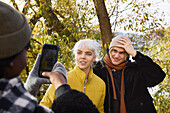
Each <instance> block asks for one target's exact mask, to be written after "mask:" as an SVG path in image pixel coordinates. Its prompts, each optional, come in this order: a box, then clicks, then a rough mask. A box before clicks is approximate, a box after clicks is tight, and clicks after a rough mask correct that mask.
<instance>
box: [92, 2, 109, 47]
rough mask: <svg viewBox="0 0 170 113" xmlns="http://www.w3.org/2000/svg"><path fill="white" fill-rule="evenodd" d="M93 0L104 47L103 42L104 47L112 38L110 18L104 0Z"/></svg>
mask: <svg viewBox="0 0 170 113" xmlns="http://www.w3.org/2000/svg"><path fill="white" fill-rule="evenodd" d="M93 2H94V5H95V8H96V13H97V16H98V20H99V25H100V30H101V35H102V37H101V38H102V42H103V47H105V44H106V47H108V44H109V43H110V41H111V39H112V31H111V24H110V19H109V17H108V13H107V10H106V6H105V2H104V0H93Z"/></svg>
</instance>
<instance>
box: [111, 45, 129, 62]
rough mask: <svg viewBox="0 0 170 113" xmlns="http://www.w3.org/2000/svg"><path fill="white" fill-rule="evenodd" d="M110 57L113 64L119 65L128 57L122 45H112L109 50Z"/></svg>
mask: <svg viewBox="0 0 170 113" xmlns="http://www.w3.org/2000/svg"><path fill="white" fill-rule="evenodd" d="M109 55H110V59H111V61H112V64H114V65H119V64H121V63H122V62H124V61H125V60H126V58H127V53H126V51H125V50H124V49H123V48H121V47H116V46H115V47H112V48H111V49H110V51H109Z"/></svg>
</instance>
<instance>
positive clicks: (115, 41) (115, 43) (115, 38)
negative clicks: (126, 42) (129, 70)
mask: <svg viewBox="0 0 170 113" xmlns="http://www.w3.org/2000/svg"><path fill="white" fill-rule="evenodd" d="M121 37H125V36H121V35H118V36H116V37H114V38H113V39H112V41H111V43H110V46H109V50H110V49H111V48H112V47H113V46H119V45H122V44H121V43H118V42H117V40H118V39H121Z"/></svg>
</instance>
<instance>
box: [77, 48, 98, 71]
mask: <svg viewBox="0 0 170 113" xmlns="http://www.w3.org/2000/svg"><path fill="white" fill-rule="evenodd" d="M75 59H76V64H77V65H78V66H79V68H80V69H81V70H83V71H84V72H86V71H89V70H90V66H91V64H92V62H94V61H95V60H96V56H95V54H94V51H93V50H90V49H88V48H82V49H80V48H79V49H77V51H76V53H75Z"/></svg>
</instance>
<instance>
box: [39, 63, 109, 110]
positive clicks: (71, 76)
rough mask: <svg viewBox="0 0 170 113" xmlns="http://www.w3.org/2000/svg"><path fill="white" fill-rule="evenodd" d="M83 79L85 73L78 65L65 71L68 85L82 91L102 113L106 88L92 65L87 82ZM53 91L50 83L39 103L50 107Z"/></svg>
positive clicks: (53, 95) (53, 96)
mask: <svg viewBox="0 0 170 113" xmlns="http://www.w3.org/2000/svg"><path fill="white" fill-rule="evenodd" d="M85 79H86V75H85V73H84V72H83V71H82V70H81V69H80V68H79V67H78V66H75V68H74V69H73V70H71V71H69V72H68V73H67V83H68V84H69V85H70V87H71V88H72V89H76V90H78V91H81V92H84V93H85V94H86V95H87V96H88V97H89V98H90V99H91V100H92V102H93V104H94V105H96V107H97V108H98V110H99V112H100V113H104V99H105V90H106V86H105V83H104V81H103V80H102V79H100V78H99V77H98V76H97V75H95V74H94V73H93V69H92V67H91V69H90V72H89V76H88V79H87V80H86V81H87V82H85ZM54 93H55V87H54V86H53V85H50V86H49V88H48V90H47V92H46V94H45V96H44V97H43V99H42V101H41V102H40V104H41V105H44V106H47V107H49V108H50V107H51V105H52V103H53V100H54V99H55V98H56V96H55V94H54Z"/></svg>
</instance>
